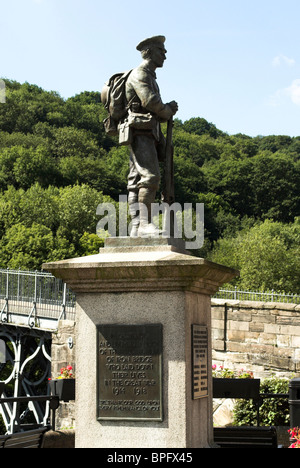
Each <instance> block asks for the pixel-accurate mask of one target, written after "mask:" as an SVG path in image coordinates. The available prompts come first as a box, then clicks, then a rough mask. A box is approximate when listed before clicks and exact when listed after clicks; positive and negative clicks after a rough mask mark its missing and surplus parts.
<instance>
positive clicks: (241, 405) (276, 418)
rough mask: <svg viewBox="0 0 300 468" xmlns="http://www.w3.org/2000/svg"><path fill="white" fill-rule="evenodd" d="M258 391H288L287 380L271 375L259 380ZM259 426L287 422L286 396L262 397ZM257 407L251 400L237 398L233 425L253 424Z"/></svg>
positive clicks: (255, 421)
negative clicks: (268, 377)
mask: <svg viewBox="0 0 300 468" xmlns="http://www.w3.org/2000/svg"><path fill="white" fill-rule="evenodd" d="M260 393H286V394H288V393H289V380H286V379H279V378H276V377H272V378H270V379H265V380H262V381H261V385H260ZM259 415H260V425H261V426H287V425H288V424H289V404H288V398H264V399H263V403H262V405H261V406H260V409H259ZM256 423H257V408H256V406H255V405H254V404H253V401H252V400H238V401H237V403H236V404H235V406H234V425H236V426H255V425H256Z"/></svg>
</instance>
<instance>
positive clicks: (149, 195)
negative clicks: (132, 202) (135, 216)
mask: <svg viewBox="0 0 300 468" xmlns="http://www.w3.org/2000/svg"><path fill="white" fill-rule="evenodd" d="M155 195H156V190H153V189H151V188H148V187H142V188H140V190H139V196H138V200H139V209H140V225H139V229H138V236H139V237H158V236H159V235H160V234H161V231H160V230H159V229H158V228H157V227H156V226H155V225H154V224H153V223H152V222H151V205H152V203H154V202H155Z"/></svg>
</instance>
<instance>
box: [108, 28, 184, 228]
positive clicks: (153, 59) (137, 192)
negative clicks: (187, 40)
mask: <svg viewBox="0 0 300 468" xmlns="http://www.w3.org/2000/svg"><path fill="white" fill-rule="evenodd" d="M165 40H166V38H165V37H164V36H154V37H151V38H148V39H145V40H143V41H142V42H140V43H139V44H138V45H137V47H136V48H137V50H138V51H140V52H141V55H142V59H143V61H142V63H141V64H140V65H139V66H138V67H137V68H134V69H133V70H131V71H130V72H129V73H127V74H125V75H123V76H126V81H125V79H124V83H125V97H126V103H127V106H126V116H125V119H123V120H122V121H121V122H122V123H121V125H120V124H119V125H118V129H119V132H120V133H119V137H120V143H121V144H128V145H129V146H130V170H129V175H128V192H129V194H128V204H129V213H130V216H131V220H132V223H131V225H132V229H131V232H130V236H131V237H137V236H138V237H149V236H150V237H151V236H155V235H158V233H159V230H158V228H157V227H156V226H155V225H154V224H153V223H152V222H151V204H152V203H154V202H155V198H156V193H157V191H158V189H159V185H160V179H161V176H160V166H159V161H163V159H164V157H165V146H166V140H165V138H164V136H163V134H162V131H161V127H160V124H161V123H163V122H167V121H171V120H170V119H172V117H173V116H174V115H175V114H176V112H177V110H178V104H177V102H175V101H172V102H169V103H167V104H164V103H163V101H162V99H161V96H160V91H159V87H158V84H157V82H156V73H155V70H156V69H157V68H161V67H163V64H164V61H165V60H166V53H167V51H166V49H165ZM106 92H107V90H105V92H103V93H102V96H103V101H105V100H107V96H106ZM103 101H102V102H103ZM106 108H107V109H109V108H110V107H109V103H108V104H107V106H106ZM137 206H138V207H139V209H138V210H136V207H137ZM137 213H138V214H137Z"/></svg>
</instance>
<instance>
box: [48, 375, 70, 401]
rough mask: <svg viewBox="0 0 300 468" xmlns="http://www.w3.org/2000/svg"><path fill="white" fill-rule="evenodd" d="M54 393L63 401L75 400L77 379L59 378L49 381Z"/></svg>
mask: <svg viewBox="0 0 300 468" xmlns="http://www.w3.org/2000/svg"><path fill="white" fill-rule="evenodd" d="M49 384H50V388H51V393H52V395H58V397H59V399H60V400H62V401H70V400H75V379H57V380H50V382H49Z"/></svg>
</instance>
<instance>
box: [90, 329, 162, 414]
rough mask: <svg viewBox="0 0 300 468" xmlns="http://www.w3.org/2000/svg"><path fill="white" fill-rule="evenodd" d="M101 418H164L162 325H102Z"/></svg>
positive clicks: (100, 355) (99, 404) (99, 367)
mask: <svg viewBox="0 0 300 468" xmlns="http://www.w3.org/2000/svg"><path fill="white" fill-rule="evenodd" d="M97 330H98V369H97V372H98V375H97V386H98V388H97V390H98V396H97V416H98V419H99V420H103V419H105V420H115V419H126V420H127V419H130V420H153V421H162V420H163V414H162V341H163V335H162V325H161V324H153V325H152V324H151V325H99V326H98V327H97Z"/></svg>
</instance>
